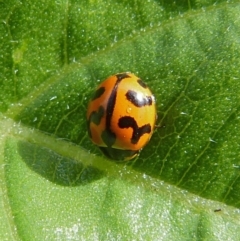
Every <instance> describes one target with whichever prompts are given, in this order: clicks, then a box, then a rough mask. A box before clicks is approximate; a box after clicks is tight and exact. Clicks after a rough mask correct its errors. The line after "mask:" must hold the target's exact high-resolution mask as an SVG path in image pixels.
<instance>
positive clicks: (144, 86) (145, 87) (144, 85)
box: [137, 79, 148, 89]
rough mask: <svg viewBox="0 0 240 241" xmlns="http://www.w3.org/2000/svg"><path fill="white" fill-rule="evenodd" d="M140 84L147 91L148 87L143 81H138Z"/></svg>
mask: <svg viewBox="0 0 240 241" xmlns="http://www.w3.org/2000/svg"><path fill="white" fill-rule="evenodd" d="M137 82H138V84H140V85H141V86H142V87H143V88H144V89H147V88H148V87H147V85H146V84H145V83H144V82H143V81H142V80H141V79H138V80H137Z"/></svg>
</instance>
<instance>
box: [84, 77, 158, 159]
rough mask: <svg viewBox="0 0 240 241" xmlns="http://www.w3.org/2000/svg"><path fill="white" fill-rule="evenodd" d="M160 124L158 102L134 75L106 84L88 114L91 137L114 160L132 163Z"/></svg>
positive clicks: (100, 89) (95, 95) (113, 78)
mask: <svg viewBox="0 0 240 241" xmlns="http://www.w3.org/2000/svg"><path fill="white" fill-rule="evenodd" d="M155 121H156V106H155V98H154V96H153V95H152V92H151V91H150V90H149V88H148V87H147V85H146V84H145V83H144V82H143V81H142V80H141V79H140V78H138V77H137V76H135V75H134V74H131V73H119V74H116V75H113V76H111V77H109V78H108V79H106V80H105V81H103V82H102V83H101V84H100V85H99V86H98V88H97V90H96V91H95V93H94V95H93V97H92V99H91V101H90V103H89V106H88V110H87V123H88V133H89V136H90V138H91V140H92V142H93V143H95V144H96V145H97V146H98V147H99V148H100V149H101V151H102V152H103V153H104V154H105V155H106V156H107V157H108V158H110V159H114V160H118V161H120V160H130V159H132V158H134V157H136V156H137V155H138V153H139V152H140V150H141V149H142V148H143V147H144V146H145V145H146V144H147V143H148V141H149V140H150V138H151V136H152V133H153V129H154V126H155Z"/></svg>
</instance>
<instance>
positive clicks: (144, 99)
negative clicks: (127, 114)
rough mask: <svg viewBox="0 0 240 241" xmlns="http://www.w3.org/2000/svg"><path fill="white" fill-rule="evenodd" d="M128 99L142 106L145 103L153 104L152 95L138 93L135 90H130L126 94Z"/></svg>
mask: <svg viewBox="0 0 240 241" xmlns="http://www.w3.org/2000/svg"><path fill="white" fill-rule="evenodd" d="M126 97H127V99H128V100H129V101H130V102H131V103H132V104H134V105H135V106H137V107H142V106H145V105H152V102H153V100H152V96H144V95H142V94H138V93H137V92H135V91H133V90H129V91H128V92H127V94H126Z"/></svg>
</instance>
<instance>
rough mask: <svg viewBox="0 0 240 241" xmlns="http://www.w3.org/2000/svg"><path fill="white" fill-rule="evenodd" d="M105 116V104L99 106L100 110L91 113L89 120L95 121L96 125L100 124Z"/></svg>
mask: <svg viewBox="0 0 240 241" xmlns="http://www.w3.org/2000/svg"><path fill="white" fill-rule="evenodd" d="M103 116H104V108H103V106H99V108H98V111H93V112H92V113H91V114H90V117H89V121H90V122H93V123H94V124H95V125H99V124H100V122H101V119H102V118H103Z"/></svg>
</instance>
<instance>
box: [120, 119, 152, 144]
mask: <svg viewBox="0 0 240 241" xmlns="http://www.w3.org/2000/svg"><path fill="white" fill-rule="evenodd" d="M118 126H119V127H120V128H129V127H130V128H132V129H133V134H132V138H131V143H132V144H137V143H138V141H139V139H140V138H141V136H142V135H144V134H145V133H151V129H152V128H151V126H150V124H146V125H143V126H141V127H138V125H137V122H136V121H135V119H134V118H133V117H131V116H124V117H121V118H120V119H119V121H118Z"/></svg>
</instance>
